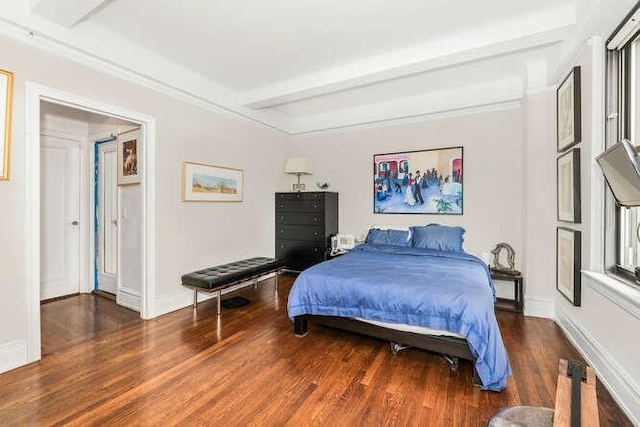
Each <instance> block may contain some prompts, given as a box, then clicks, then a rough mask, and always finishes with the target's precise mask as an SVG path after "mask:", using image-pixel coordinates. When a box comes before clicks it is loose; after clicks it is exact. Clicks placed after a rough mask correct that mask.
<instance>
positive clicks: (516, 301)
mask: <svg viewBox="0 0 640 427" xmlns="http://www.w3.org/2000/svg"><path fill="white" fill-rule="evenodd" d="M491 279H492V280H499V281H504V282H512V283H513V295H514V298H513V299H509V298H497V299H496V304H495V306H496V309H498V310H508V311H515V312H518V313H522V312H523V311H524V283H523V282H524V279H523V277H522V274H519V275H517V276H513V275H511V274H506V273H499V272H497V271H491Z"/></svg>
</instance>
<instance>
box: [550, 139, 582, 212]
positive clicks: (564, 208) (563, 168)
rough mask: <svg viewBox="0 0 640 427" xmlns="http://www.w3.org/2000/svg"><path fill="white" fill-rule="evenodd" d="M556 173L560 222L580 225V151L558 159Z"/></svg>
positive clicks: (574, 151) (568, 153)
mask: <svg viewBox="0 0 640 427" xmlns="http://www.w3.org/2000/svg"><path fill="white" fill-rule="evenodd" d="M556 171H557V189H556V191H557V197H558V200H557V205H558V206H557V217H558V221H566V222H573V223H580V221H581V214H580V211H581V209H580V149H579V148H574V149H573V150H570V151H567V152H566V153H564V154H563V155H561V156H560V157H558V160H557V165H556Z"/></svg>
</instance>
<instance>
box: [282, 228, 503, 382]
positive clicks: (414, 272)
mask: <svg viewBox="0 0 640 427" xmlns="http://www.w3.org/2000/svg"><path fill="white" fill-rule="evenodd" d="M376 230H377V231H376ZM372 231H373V232H374V233H373V235H372ZM401 231H402V230H380V229H372V230H371V231H370V232H369V235H368V236H367V240H366V243H364V244H362V245H359V246H356V247H355V248H354V249H352V250H351V251H350V252H349V253H348V254H346V255H343V256H340V257H338V258H335V259H332V260H330V261H326V262H323V263H320V264H317V265H315V266H313V267H311V268H309V269H307V270H305V271H303V272H302V273H301V274H300V275H299V276H298V277H297V278H296V280H295V282H294V285H293V287H292V288H291V292H290V294H289V301H288V312H289V317H290V318H291V319H293V320H294V330H295V333H296V334H297V335H304V334H306V331H307V321H308V320H312V321H313V322H314V323H320V324H323V325H327V326H332V327H337V328H340V329H346V330H349V331H353V332H357V333H361V334H365V335H370V336H373V337H376V338H380V339H383V340H387V341H390V342H392V343H396V345H398V346H399V345H410V346H414V347H418V348H422V349H425V350H429V351H435V352H438V353H441V354H443V355H447V356H449V357H452V358H462V359H466V360H470V361H472V362H473V363H474V370H475V373H474V375H477V377H476V378H475V380H476V381H475V382H477V383H478V385H479V386H480V387H481V388H482V389H483V390H492V391H500V390H502V389H504V388H505V387H506V382H507V378H508V377H509V376H510V375H511V368H510V365H509V360H508V357H507V353H506V350H505V347H504V344H503V341H502V337H501V334H500V330H499V328H498V323H497V320H496V318H495V313H494V306H493V304H494V301H495V290H494V287H493V283H492V281H491V276H490V273H489V271H488V269H487V266H486V264H484V263H483V262H482V261H481V260H480V259H478V258H477V257H475V256H473V255H470V254H468V253H466V252H464V250H462V235H463V234H464V229H462V228H461V227H446V226H440V225H437V224H430V225H428V226H423V227H411V232H410V233H409V232H407V231H404V232H401ZM376 233H377V234H376ZM425 328H429V329H430V330H427V329H425ZM392 349H393V346H392Z"/></svg>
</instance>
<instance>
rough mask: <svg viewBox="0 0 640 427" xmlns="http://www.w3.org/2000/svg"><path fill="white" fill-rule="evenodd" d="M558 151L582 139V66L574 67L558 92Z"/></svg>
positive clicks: (560, 151)
mask: <svg viewBox="0 0 640 427" xmlns="http://www.w3.org/2000/svg"><path fill="white" fill-rule="evenodd" d="M556 108H557V109H556V114H557V120H556V123H557V125H558V126H557V141H558V147H557V148H558V153H562V152H563V151H564V150H566V149H567V148H569V147H572V146H573V145H575V144H577V143H578V142H580V141H581V119H580V67H573V69H572V70H571V72H570V73H569V75H568V76H567V77H565V79H564V80H563V81H562V83H560V86H559V87H558V90H557V92H556Z"/></svg>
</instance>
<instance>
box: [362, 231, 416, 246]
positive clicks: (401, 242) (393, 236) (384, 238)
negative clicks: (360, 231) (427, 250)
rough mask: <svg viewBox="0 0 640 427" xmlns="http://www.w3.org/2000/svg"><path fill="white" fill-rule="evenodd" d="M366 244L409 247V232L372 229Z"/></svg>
mask: <svg viewBox="0 0 640 427" xmlns="http://www.w3.org/2000/svg"><path fill="white" fill-rule="evenodd" d="M365 242H367V243H376V244H379V245H392V246H409V231H408V230H391V229H389V230H381V229H379V228H372V229H370V230H369V233H367V238H366V239H365Z"/></svg>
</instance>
